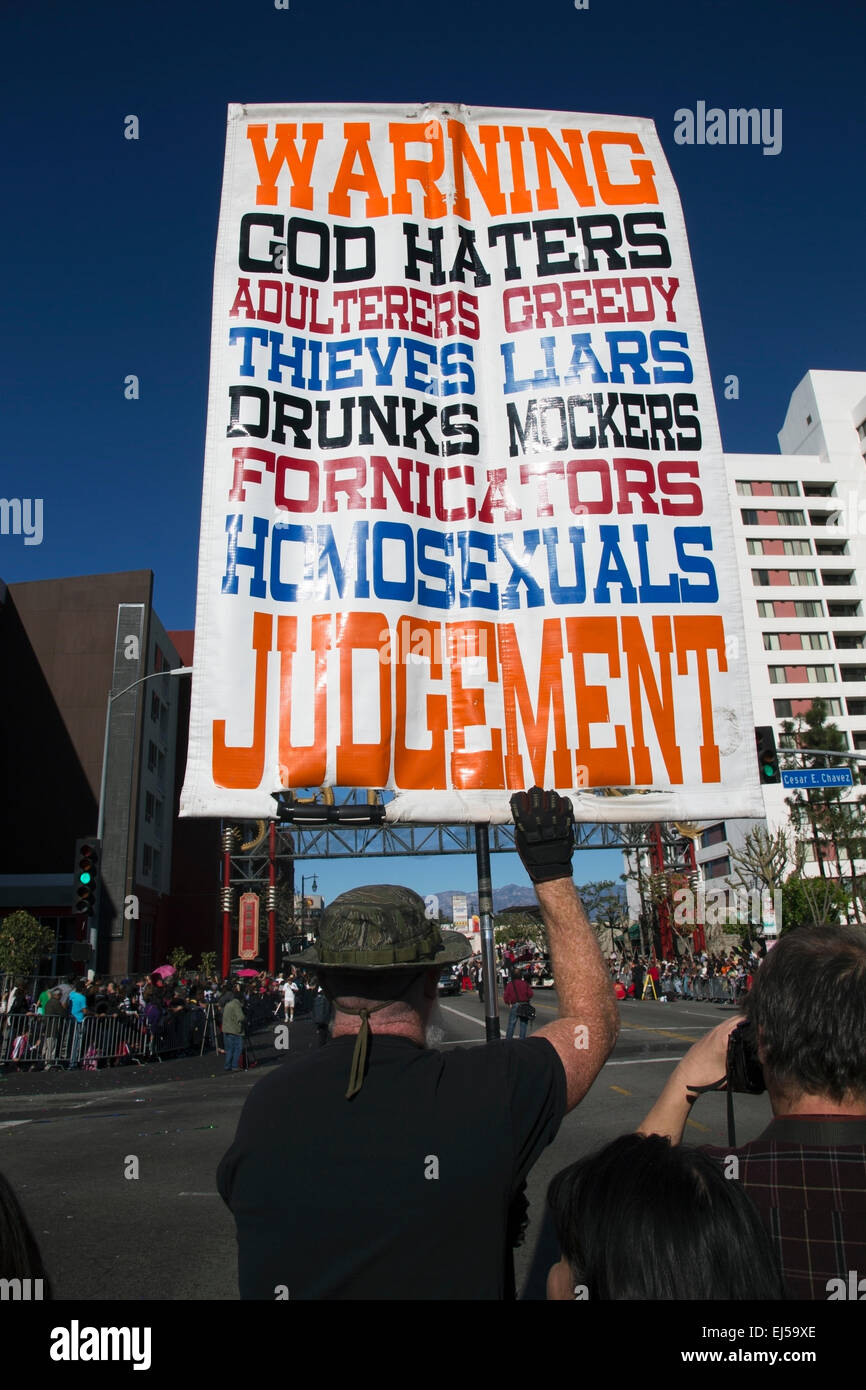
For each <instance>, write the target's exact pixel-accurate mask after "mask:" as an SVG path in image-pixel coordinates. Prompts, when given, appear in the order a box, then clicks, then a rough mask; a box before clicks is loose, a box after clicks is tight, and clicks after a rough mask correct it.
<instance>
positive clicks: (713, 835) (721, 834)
mask: <svg viewBox="0 0 866 1390" xmlns="http://www.w3.org/2000/svg"><path fill="white" fill-rule="evenodd" d="M727 838H728V834H727V831H726V829H725V822H724V821H719V824H718V825H708V826H707V828H706V830H705V831H704V833H703V834H702V835H701V849H707V848H708V847H709V846H710V845H720V844H722V843H723V842H724V841H725V840H726V839H727Z"/></svg>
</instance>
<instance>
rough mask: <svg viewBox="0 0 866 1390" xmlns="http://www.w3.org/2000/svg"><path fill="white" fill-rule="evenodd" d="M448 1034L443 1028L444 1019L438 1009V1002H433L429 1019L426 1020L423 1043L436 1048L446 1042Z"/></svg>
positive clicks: (435, 1000)
mask: <svg viewBox="0 0 866 1390" xmlns="http://www.w3.org/2000/svg"><path fill="white" fill-rule="evenodd" d="M447 1040H448V1033H447V1031H446V1028H445V1019H444V1018H443V1017H442V1010H441V1008H440V1007H439V1000H438V999H434V1000H433V1007H432V1008H431V1010H430V1017H429V1018H428V1020H427V1027H426V1029H425V1030H424V1041H425V1042H426V1044H427V1046H428V1047H438V1046H439V1044H440V1043H444V1042H447Z"/></svg>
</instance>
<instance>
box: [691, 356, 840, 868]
mask: <svg viewBox="0 0 866 1390" xmlns="http://www.w3.org/2000/svg"><path fill="white" fill-rule="evenodd" d="M778 439H779V448H780V450H781V452H780V453H779V454H778V455H774V454H726V455H725V466H726V471H727V475H728V486H729V490H730V499H731V511H732V515H733V522H734V543H735V546H736V550H737V558H738V562H739V565H738V568H739V571H740V582H741V589H742V596H743V612H744V620H745V631H746V653H745V659H746V660H747V661H748V663H749V675H750V681H751V688H752V704H753V707H754V715H755V724H756V725H760V724H772V725H773V727H774V728H775V730H776V739H777V743H778V742H779V735H780V727H781V724H782V721H783V720H785V719H792V718H794V717H795V716H796V715H798V714H804V713H806V711H807V710H808V709H809V708H810V707H811V704H812V701H813V700H814V699H815V698H820V699H822V700H824V701H825V702H826V704H827V706H828V708H829V711H830V717H831V718H832V720H833V722H834V723H835V724H836V725H837V726H838V727H839V729H840V730H841V732H842V733H843V735H844V736H845V739H846V742H847V745H848V747H849V748H850V749H851V750H852V751H853V750H858V749H863V750H864V751H866V372H821V371H810V372H807V373H806V375H805V376H804V378H803V380H802V381H801V382H800V384H799V385H798V386H797V388H796V390H795V391H794V393H793V395H792V396H791V400H790V402H789V405H788V409H787V412H786V415H785V421H784V424H783V425H782V428H781V430H780V431H779V434H778ZM763 790H764V804H765V807H766V819H767V825H768V827H769V828H770V829H771V830H775V829H777V828H778V827H779V826H781V825H784V824H786V823H787V820H788V809H787V807H786V805H785V797H786V795H790V793H789V792H786V791H785V789H784V788H783V787H764V789H763ZM755 823H756V822H754V821H733V822H730V823H729V824H727V825H720V824H716V825H711V826H706V827H705V828H704V832H703V835H702V837H701V841H700V849H699V851H698V855H697V858H698V862H699V863H700V864H701V866H702V870H703V873H704V877H705V879H706V880H707V882H708V884H710V883H711V882H712V880H713V879H719V880H722V879H723V878H724V877H725V876H726V874H727V873H728V872H729V859H730V851H731V849H732V848H733V849H736V847H737V845H738V844H739V843H742V839H743V837H744V835H745V833H746V831H747V830H748V829H750V828H751V827H752V826H753V825H754V824H755ZM813 855H814V852H813V851H812V850H811V847H810V850H809V857H810V859H811V858H813Z"/></svg>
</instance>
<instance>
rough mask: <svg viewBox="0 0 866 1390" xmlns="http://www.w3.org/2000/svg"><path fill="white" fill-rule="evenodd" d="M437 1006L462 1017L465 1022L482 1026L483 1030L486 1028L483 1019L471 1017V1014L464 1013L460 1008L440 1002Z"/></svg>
mask: <svg viewBox="0 0 866 1390" xmlns="http://www.w3.org/2000/svg"><path fill="white" fill-rule="evenodd" d="M439 1007H440V1009H445V1011H446V1012H447V1013H449V1014H456V1015H457V1017H458V1018H462V1019H463V1021H464V1022H465V1023H474V1024H476V1025H477V1027H479V1028H484V1029H485V1030H486V1028H487V1024H486V1023H485V1022H484V1020H483V1019H481V1018H473V1017H472V1015H471V1014H465V1013H464V1012H463V1010H462V1009H455V1008H453V1007H452V1006H451V1005H450V1004H440V1005H439Z"/></svg>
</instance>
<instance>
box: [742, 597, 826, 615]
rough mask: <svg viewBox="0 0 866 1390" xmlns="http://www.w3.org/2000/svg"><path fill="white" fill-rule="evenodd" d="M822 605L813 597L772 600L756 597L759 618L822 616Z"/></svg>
mask: <svg viewBox="0 0 866 1390" xmlns="http://www.w3.org/2000/svg"><path fill="white" fill-rule="evenodd" d="M823 616H824V605H823V604H822V603H821V602H820V601H819V600H817V599H813V598H789V599H781V600H779V601H778V602H773V601H771V600H769V599H758V617H759V618H823Z"/></svg>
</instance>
